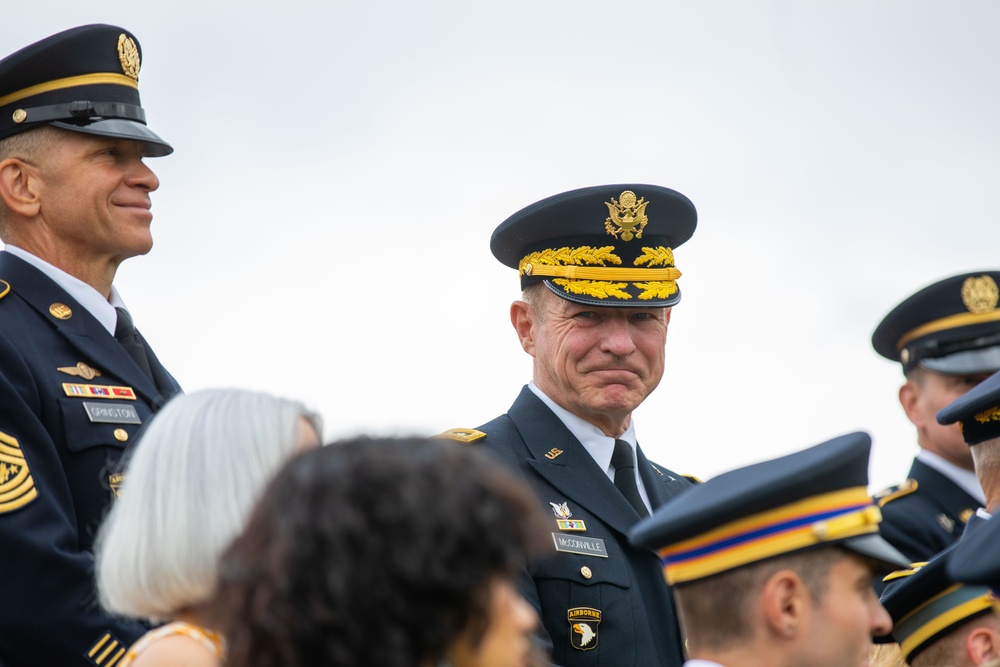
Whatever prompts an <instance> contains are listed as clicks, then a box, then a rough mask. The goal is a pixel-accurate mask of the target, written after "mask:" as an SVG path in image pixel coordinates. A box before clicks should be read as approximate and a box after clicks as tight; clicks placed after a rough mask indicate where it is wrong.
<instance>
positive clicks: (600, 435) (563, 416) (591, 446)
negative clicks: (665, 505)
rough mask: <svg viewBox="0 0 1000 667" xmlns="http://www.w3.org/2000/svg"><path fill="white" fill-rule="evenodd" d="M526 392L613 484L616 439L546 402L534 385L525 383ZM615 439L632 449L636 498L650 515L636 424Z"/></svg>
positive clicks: (543, 393) (554, 404) (545, 396)
mask: <svg viewBox="0 0 1000 667" xmlns="http://www.w3.org/2000/svg"><path fill="white" fill-rule="evenodd" d="M528 389H530V390H531V391H532V393H534V394H535V396H537V397H538V398H539V399H541V401H542V402H543V403H545V405H547V406H548V407H549V409H550V410H552V412H554V413H555V415H556V417H558V418H559V421H561V422H562V423H563V425H565V426H566V428H567V429H569V432H570V433H572V434H573V435H574V436H575V437H576V439H577V440H579V441H580V444H581V445H583V448H584V449H586V450H587V453H589V454H590V456H591V457H592V458H593V459H594V461H595V462H596V463H597V465H598V467H600V468H601V470H603V471H604V472H605V474H606V475H607V476H608V479H610V480H611V481H612V482H614V481H615V469H614V467H612V465H611V457H612V455H613V454H614V453H615V438H611V437H609V436H607V435H604V431H602V430H601V429H599V428H597V427H596V426H594V425H593V424H591V423H590V422H588V421H587V420H585V419H583V418H582V417H579V416H577V415H575V414H573V413H572V412H570V411H569V410H567V409H565V408H563V407H562V406H560V405H559V404H558V403H556V402H555V401H553V400H552V399H551V398H549V397H548V396H547V395H546V394H545V392H543V391H542V390H541V389H539V388H538V385H536V384H535V383H534V382H529V383H528ZM618 439H619V440H624V441H625V442H627V443H628V444H629V446H630V447H631V448H632V459H633V460H634V461H635V471H634V474H635V481H636V484H637V485H638V486H639V496H640V497H641V498H642V503H643V504H644V505H645V506H646V509H647V510H648V511H649V513H650V514H652V513H653V509H652V507H651V506H650V504H649V496H648V495H647V494H646V486H645V485H644V484H643V483H642V476H641V475H640V474H639V456H638V455H637V454H636V438H635V422H632V421H631V420H630V423H629V425H628V428H627V429H626V430H625V432H624V433H622V434H621V436H619V437H618Z"/></svg>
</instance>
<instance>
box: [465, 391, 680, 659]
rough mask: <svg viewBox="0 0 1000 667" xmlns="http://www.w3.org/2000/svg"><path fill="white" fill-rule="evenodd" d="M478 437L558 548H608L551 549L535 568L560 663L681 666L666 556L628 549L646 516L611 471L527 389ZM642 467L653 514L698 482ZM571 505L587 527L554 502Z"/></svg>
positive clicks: (531, 594)
mask: <svg viewBox="0 0 1000 667" xmlns="http://www.w3.org/2000/svg"><path fill="white" fill-rule="evenodd" d="M479 430H481V431H483V432H485V433H486V434H487V437H486V438H485V439H484V440H482V441H481V442H482V443H483V446H485V447H487V448H488V450H489V451H490V452H492V453H494V454H495V455H496V456H498V457H500V458H501V459H502V460H503V461H504V462H505V463H506V464H507V465H509V466H510V467H511V468H513V469H514V470H515V471H516V472H517V473H519V474H520V475H521V476H522V477H523V478H524V479H525V480H526V481H527V482H528V483H529V485H530V486H531V487H532V488H533V489H534V491H535V493H536V494H537V496H538V499H539V501H540V504H541V507H542V508H543V512H544V513H545V514H546V516H547V517H548V519H549V521H550V525H551V531H552V533H553V540H554V544H555V540H556V539H559V538H565V539H564V540H563V545H564V548H566V546H567V545H568V548H571V549H575V550H577V551H583V552H588V551H591V552H593V551H595V550H598V552H599V551H600V550H603V552H604V553H605V555H606V557H601V556H595V555H583V554H578V553H570V552H568V551H556V550H555V548H553V552H552V554H551V555H550V556H547V557H545V558H541V559H538V560H534V561H532V562H529V563H528V573H529V574H530V581H526V582H525V584H524V590H523V593H524V594H525V597H526V598H527V599H528V600H529V601H531V603H532V604H534V605H535V608H536V609H537V610H538V613H539V616H540V617H541V619H542V624H543V626H544V628H545V631H546V633H547V636H548V639H550V640H551V643H552V649H551V650H552V658H553V660H554V662H555V663H556V664H559V665H566V666H573V667H575V666H577V665H579V666H584V665H587V666H597V665H600V666H603V667H630V666H632V665H636V666H639V665H641V666H643V667H674V666H677V667H679V666H680V665H681V664H682V662H683V657H682V652H681V642H680V639H679V631H678V625H677V619H676V614H675V612H674V607H673V604H672V602H671V598H670V594H669V591H668V588H667V585H666V583H665V582H664V579H663V574H662V570H661V568H660V563H659V558H658V557H657V556H656V554H655V553H653V552H652V551H649V550H646V549H638V548H635V547H632V546H631V545H629V543H628V538H627V535H628V532H629V529H630V528H632V526H633V525H635V524H636V523H637V522H638V521H639V515H638V514H636V512H635V510H634V509H633V508H632V506H631V505H630V504H629V503H628V501H627V500H626V499H625V497H624V496H622V495H621V493H620V492H619V491H618V489H617V488H616V487H615V485H614V484H613V483H612V481H611V480H610V479H609V478H608V475H607V474H606V473H605V471H603V470H601V469H600V468H599V467H598V465H597V463H595V462H594V459H593V458H592V457H591V456H590V454H589V453H588V452H587V450H586V449H584V447H583V445H581V444H580V442H579V441H578V440H577V439H576V438H575V437H574V436H573V435H572V434H571V433H570V431H569V430H568V429H567V428H566V427H565V426H564V425H563V423H562V422H561V421H560V420H559V418H558V417H557V416H556V415H555V414H554V413H553V412H552V411H551V410H550V409H549V408H548V407H547V406H546V405H545V404H544V403H543V402H542V401H541V400H539V399H538V397H537V396H535V395H534V394H533V393H532V392H531V390H530V389H528V388H527V387H525V388H524V389H523V390H522V391H521V394H520V396H518V398H517V400H516V401H515V402H514V405H513V406H511V408H510V410H509V411H508V412H507V414H506V415H503V416H501V417H498V418H497V419H494V420H493V421H491V422H489V423H488V424H485V425H484V426H481V427H479ZM557 451H558V453H556V452H557ZM637 466H638V468H639V471H640V475H641V476H642V481H643V484H644V486H645V487H646V492H647V494H648V496H649V500H650V503H651V504H652V506H653V508H654V509H655V508H656V507H658V506H660V505H662V504H663V503H664V502H666V501H667V500H668V499H669V498H671V497H673V496H675V495H676V494H678V493H680V492H681V491H683V490H684V489H686V488H688V487H689V486H691V485H692V482H691V481H689V480H688V479H686V478H684V477H682V476H681V475H678V474H676V473H673V472H671V471H670V470H667V469H666V468H663V467H661V466H658V465H653V464H651V463H650V462H649V461H648V460H647V459H646V457H645V456H644V455H643V453H642V450H639V453H638V461H637ZM563 503H565V504H566V509H568V510H569V512H570V513H571V514H572V516H571V519H569V520H572V521H582V522H583V525H584V527H585V528H586V530H583V531H580V530H565V529H561V528H560V526H559V524H558V521H559V515H558V514H557V513H556V510H555V509H554V508H553V507H552V504H555V505H557V506H562V504H563ZM562 513H565V512H562ZM567 525H568V526H569V527H571V528H572V527H579V526H578V524H564V526H567ZM581 538H583V539H581ZM595 540H601V541H602V542H603V546H601V547H598V546H597V545H596V543H595ZM525 578H526V579H528V577H525ZM595 612H598V613H596V614H595ZM574 626H576V627H574ZM584 626H586V627H584Z"/></svg>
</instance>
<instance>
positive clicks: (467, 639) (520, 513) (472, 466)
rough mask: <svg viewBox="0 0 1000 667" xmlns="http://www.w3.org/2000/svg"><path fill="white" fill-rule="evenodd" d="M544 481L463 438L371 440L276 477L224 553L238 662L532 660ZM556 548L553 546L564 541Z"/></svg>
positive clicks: (268, 665)
mask: <svg viewBox="0 0 1000 667" xmlns="http://www.w3.org/2000/svg"><path fill="white" fill-rule="evenodd" d="M545 537H547V536H546V534H545V531H544V529H543V527H542V523H541V517H540V516H539V515H538V509H537V502H536V501H534V499H533V498H532V495H531V492H530V491H529V490H528V489H527V488H525V487H524V486H523V485H522V484H521V483H520V482H518V481H517V480H516V479H514V478H513V477H511V476H510V475H509V474H508V473H507V472H505V471H504V470H503V469H502V467H501V466H499V465H498V464H496V463H494V462H492V461H491V460H489V459H487V458H486V457H485V456H483V455H482V454H480V453H478V452H475V451H472V450H470V449H467V448H466V447H465V446H464V445H460V444H457V443H455V442H451V441H436V440H422V439H409V440H369V439H359V440H353V441H348V442H343V443H338V444H334V445H330V446H327V447H324V448H321V449H318V450H314V451H311V452H305V453H303V454H302V455H300V456H297V457H296V458H294V459H293V460H291V461H290V462H289V463H288V465H287V466H286V467H285V468H284V469H283V470H282V471H281V472H280V473H279V474H278V475H277V476H276V477H275V479H274V480H273V481H272V483H271V484H270V486H269V487H268V489H267V491H266V492H265V494H264V496H263V497H262V499H261V501H260V503H259V504H258V505H257V508H256V509H255V511H254V513H253V516H252V517H251V519H250V522H249V524H248V525H247V528H246V530H245V531H244V533H243V535H242V536H241V537H239V538H238V539H237V540H236V541H235V542H234V543H233V544H232V546H231V547H230V548H229V550H228V552H227V553H226V555H225V556H224V557H223V561H222V565H221V573H220V589H219V594H218V597H217V600H216V613H217V616H218V618H219V621H220V625H221V627H222V630H223V634H224V635H225V637H226V640H227V645H228V646H227V649H228V651H227V652H228V656H227V663H226V664H227V665H229V666H230V667H279V666H281V667H307V666H308V667H315V666H316V665H331V666H337V667H353V666H358V667H375V666H378V667H437V666H443V665H451V666H452V667H524V666H525V665H529V664H535V663H534V662H533V660H535V659H536V658H535V657H534V656H533V651H532V648H531V647H532V635H533V632H532V631H533V630H534V628H535V625H536V623H537V616H536V614H535V610H534V608H533V607H532V606H531V605H530V604H529V603H528V602H526V601H525V600H524V598H522V597H521V596H520V594H519V593H518V592H517V589H516V585H515V581H514V579H515V577H516V576H518V573H519V572H520V571H521V568H522V567H523V563H524V558H525V553H526V551H532V550H535V549H540V548H541V546H542V544H544V540H545ZM550 548H551V547H550Z"/></svg>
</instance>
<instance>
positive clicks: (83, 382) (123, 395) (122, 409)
mask: <svg viewBox="0 0 1000 667" xmlns="http://www.w3.org/2000/svg"><path fill="white" fill-rule="evenodd" d="M0 292H2V293H3V298H0V540H2V542H3V545H4V547H3V550H2V554H3V556H2V564H3V566H2V571H3V573H4V574H5V583H4V604H3V605H0V656H2V658H3V661H4V663H5V664H8V665H77V664H79V665H86V664H98V665H104V664H108V662H109V661H110V660H111V659H113V657H114V656H115V655H117V654H118V652H119V651H120V650H122V649H123V648H124V647H125V646H127V645H128V644H129V643H131V642H132V641H133V640H135V639H136V638H137V637H138V636H139V635H141V634H142V633H143V632H144V631H145V628H144V627H143V626H142V625H140V624H139V623H136V622H132V621H124V620H122V619H120V618H112V617H110V616H108V615H107V614H104V613H103V612H102V611H101V610H100V609H99V608H98V606H97V601H96V597H95V592H94V585H93V555H92V552H91V550H92V547H93V542H94V538H95V536H96V531H97V528H98V525H99V523H100V521H101V519H102V518H103V517H104V514H105V512H106V508H107V506H108V503H110V502H111V501H112V498H113V497H114V494H115V491H116V488H117V486H118V484H119V483H120V475H118V467H117V463H118V461H119V459H120V458H121V456H122V452H123V451H124V448H125V447H126V446H127V445H128V443H129V442H131V441H132V440H133V439H134V438H135V436H136V434H137V433H138V431H139V429H140V428H141V426H142V424H145V423H146V422H148V421H149V419H150V418H151V417H152V415H153V413H154V412H155V411H156V410H157V409H158V408H159V407H160V406H162V405H163V404H164V403H165V401H166V400H167V398H169V397H170V396H171V395H172V394H174V393H176V392H177V391H179V387H178V386H177V383H176V382H175V381H174V380H173V378H171V377H170V374H169V373H167V372H166V370H164V369H163V367H162V366H161V365H160V363H159V362H158V361H157V360H156V358H155V356H153V355H152V354H151V353H150V354H149V355H148V358H149V361H150V366H151V368H152V370H153V375H154V377H155V378H157V380H158V382H159V383H160V384H161V386H162V389H160V388H157V386H155V385H154V383H153V382H152V381H150V379H149V378H147V377H146V375H145V374H144V373H143V372H142V371H141V370H140V369H139V367H138V366H137V365H136V363H135V362H134V361H133V360H132V358H131V357H129V355H128V354H127V353H126V352H125V350H124V348H123V347H122V346H121V344H120V343H119V342H118V341H117V340H116V339H115V338H114V336H113V335H112V334H110V333H109V332H108V331H107V329H105V328H104V327H103V326H102V325H101V324H100V323H99V322H98V321H97V320H96V319H95V318H94V317H93V316H92V315H91V314H90V313H89V312H88V311H86V310H85V309H84V308H83V307H82V306H80V305H79V304H78V303H77V302H76V301H75V300H73V299H72V298H71V297H70V296H69V295H68V294H67V293H66V292H65V291H64V290H63V289H61V288H60V287H59V286H58V285H57V284H56V283H55V282H53V281H52V280H50V279H49V278H48V277H47V276H46V275H45V274H44V273H42V272H41V271H39V270H38V269H36V268H35V267H33V266H31V265H30V264H28V263H27V262H24V261H23V260H21V259H19V258H17V257H14V256H13V255H11V254H10V253H8V252H0ZM95 647H96V650H95ZM107 649H111V650H110V652H109V653H108V654H107V655H105V656H104V658H105V659H104V660H102V661H101V662H97V661H96V660H95V658H98V657H100V656H101V655H103V654H104V651H105V650H107ZM92 650H93V651H94V654H93V655H88V654H89V653H90V652H91V651H92Z"/></svg>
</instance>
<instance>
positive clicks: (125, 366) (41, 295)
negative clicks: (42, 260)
mask: <svg viewBox="0 0 1000 667" xmlns="http://www.w3.org/2000/svg"><path fill="white" fill-rule="evenodd" d="M0 278H2V279H3V280H5V281H7V282H8V283H10V290H11V292H12V293H13V294H16V295H17V296H19V297H20V298H21V299H23V300H24V301H25V302H26V303H27V304H28V305H30V306H31V307H32V308H34V309H35V310H36V311H37V312H38V314H39V316H40V317H42V319H45V320H47V321H48V322H49V323H51V324H52V326H53V327H54V328H55V329H56V330H57V331H58V332H59V333H60V334H61V335H62V336H63V337H64V338H65V339H66V341H67V342H69V344H70V345H72V346H73V347H75V348H76V349H77V350H79V352H80V355H81V357H82V358H81V361H82V360H84V359H85V360H86V361H87V363H89V364H91V365H93V366H95V367H96V368H97V369H98V370H102V371H106V372H108V373H111V374H113V375H115V376H117V377H118V378H121V381H122V382H123V383H125V384H126V385H128V386H129V387H131V388H133V389H134V390H135V391H136V393H138V394H140V395H141V396H142V397H143V398H145V399H146V401H147V402H148V403H150V404H152V405H154V406H155V407H156V408H159V407H160V406H161V405H162V404H163V403H165V400H164V398H163V397H162V396H161V395H160V392H159V391H158V390H157V389H156V387H155V386H153V383H152V382H151V381H150V379H149V378H147V377H146V375H145V374H144V373H143V372H142V371H141V370H140V369H139V367H138V366H136V364H135V362H134V361H132V359H131V357H129V356H128V353H127V352H125V350H124V348H122V346H121V344H120V343H119V342H118V341H117V340H115V337H114V336H112V335H111V334H110V333H108V331H107V330H106V329H105V328H104V327H102V326H101V324H100V322H98V321H97V320H96V319H94V316H93V315H91V314H90V312H89V311H87V309H86V308H84V307H83V306H81V305H80V304H79V303H77V302H76V301H75V300H74V299H73V298H72V297H70V295H69V294H67V293H66V292H65V291H64V290H63V289H62V288H60V287H59V285H57V284H56V283H55V282H54V281H52V280H51V279H50V278H49V277H48V276H46V275H45V274H44V273H42V272H41V271H39V270H38V269H36V268H35V267H33V266H31V265H30V264H28V263H27V262H24V261H22V260H20V259H19V258H17V257H14V256H13V255H10V254H9V253H0ZM54 303H62V304H64V305H66V306H69V308H70V310H71V311H72V313H71V315H70V316H69V317H68V318H66V319H59V318H58V317H56V316H55V315H53V314H52V313H51V312H50V307H51V306H52V304H54ZM53 363H54V364H55V363H57V362H56V361H55V360H53ZM157 365H159V363H157ZM161 368H162V367H161Z"/></svg>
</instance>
